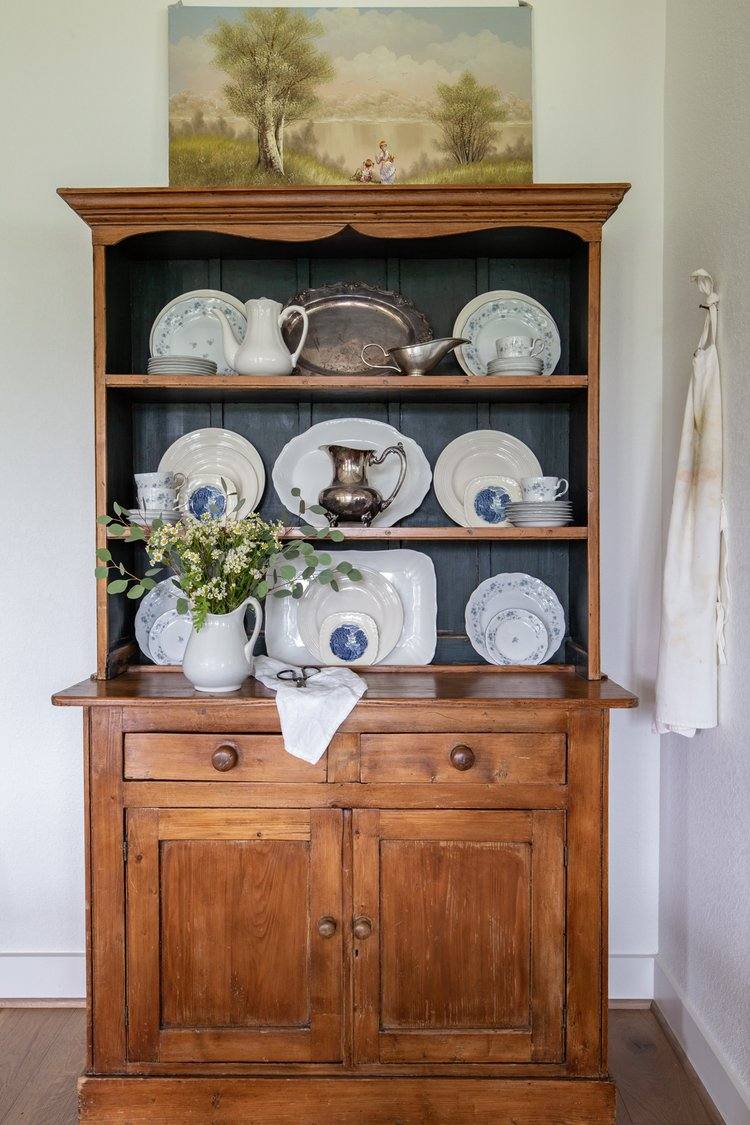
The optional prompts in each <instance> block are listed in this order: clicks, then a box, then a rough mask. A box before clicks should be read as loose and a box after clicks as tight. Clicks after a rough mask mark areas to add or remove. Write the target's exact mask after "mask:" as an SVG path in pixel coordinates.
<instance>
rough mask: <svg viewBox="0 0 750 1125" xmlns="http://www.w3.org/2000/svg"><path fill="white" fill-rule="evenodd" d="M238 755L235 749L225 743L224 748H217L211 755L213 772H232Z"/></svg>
mask: <svg viewBox="0 0 750 1125" xmlns="http://www.w3.org/2000/svg"><path fill="white" fill-rule="evenodd" d="M239 757H240V756H239V754H238V753H237V747H236V746H231V745H230V744H229V743H225V744H224V746H218V747H217V748H216V749H215V750H214V752H213V754H212V755H211V765H212V766H213V767H214V769H215V770H219V772H220V773H226V772H227V770H233V769H234V767H235V766H236V765H237V762H238V761H239Z"/></svg>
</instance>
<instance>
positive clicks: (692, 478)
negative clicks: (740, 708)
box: [654, 270, 728, 738]
mask: <svg viewBox="0 0 750 1125" xmlns="http://www.w3.org/2000/svg"><path fill="white" fill-rule="evenodd" d="M692 280H693V281H695V282H696V283H697V285H698V288H699V289H700V291H701V294H702V295H703V302H702V304H703V305H704V306H705V307H706V309H707V311H706V322H705V325H704V328H703V334H702V335H701V338H700V341H699V343H698V349H697V351H696V352H695V355H694V356H693V377H692V380H691V382H690V388H689V390H688V396H687V403H686V406H685V417H684V420H683V424H682V438H681V441H680V455H679V460H678V464H677V478H676V480H675V486H674V497H673V500H672V514H671V516H670V520H669V535H668V538H667V553H666V559H665V563H664V588H663V593H662V617H661V640H660V642H659V672H658V675H657V681H656V720H655V724H654V725H655V728H656V730H657V731H658V732H659V733H660V734H666V733H667V732H675V733H677V734H683V735H686V736H687V737H689V738H692V736H693V735H694V734H695V732H696V730H700V729H706V728H708V727H715V726H716V724H717V722H718V699H717V696H718V668H717V664H718V663H722V664H723V663H724V662H725V660H726V656H725V649H724V617H725V613H726V604H727V594H728V587H727V578H726V541H725V534H726V521H725V513H724V504H723V500H722V422H721V381H720V373H719V357H718V353H717V351H716V306H717V304H718V301H719V298H718V296H717V294H716V293H715V292H714V285H713V280H712V278H711V276H710V274H708V273H706V271H705V270H696V272H695V273H694V274H693V275H692Z"/></svg>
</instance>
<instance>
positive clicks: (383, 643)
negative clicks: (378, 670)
mask: <svg viewBox="0 0 750 1125" xmlns="http://www.w3.org/2000/svg"><path fill="white" fill-rule="evenodd" d="M347 557H348V556H346V555H342V556H341V558H340V559H339V560H338V561H342V560H343V559H344V558H347ZM353 565H354V564H353ZM359 569H360V571H361V573H362V581H361V582H351V581H350V580H349V579H348V578H347V577H346V576H342V577H341V578H337V585H338V587H339V589H338V590H332V589H331V587H330V585H322V584H321V583H319V582H314V583H312V585H310V586H309V587H308V589H307V590H306V591H305V594H304V595H303V596H302V597H301V598H300V599H299V601H298V603H297V607H298V608H297V624H298V626H299V631H300V636H301V637H302V641H303V643H304V644H305V646H306V647H307V648H308V649H309V650H310V652H311V653H312V654H313V656H314V657H315V659H316V661H319V662H322V663H323V664H329V663H331V660H330V657H331V651H330V647H328V646H326V647H322V646H321V640H320V637H321V628H322V626H323V625H324V623H325V622H326V621H327V619H328V618H329V617H330V616H331V614H341V613H352V614H354V615H355V616H359V615H368V616H369V617H370V618H372V620H373V621H374V622H375V625H376V628H377V643H376V649H375V656H374V658H375V660H385V658H386V656H388V655H389V653H390V652H391V651H392V650H393V648H394V647H395V645H396V643H397V641H398V639H399V637H400V636H401V630H402V629H403V626H404V607H403V605H402V604H401V599H400V598H399V596H398V593H397V592H396V589H395V588H394V586H393V584H392V583H391V582H389V581H388V579H387V578H385V577H384V576H383V575H382V574H378V572H377V571H376V570H373V569H371V568H370V567H359ZM285 600H288V599H285ZM336 663H338V661H336Z"/></svg>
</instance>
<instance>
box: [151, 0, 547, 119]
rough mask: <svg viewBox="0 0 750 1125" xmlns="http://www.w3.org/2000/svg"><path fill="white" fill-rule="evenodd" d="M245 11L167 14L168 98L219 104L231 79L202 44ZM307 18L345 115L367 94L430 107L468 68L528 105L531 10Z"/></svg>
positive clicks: (333, 13)
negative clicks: (319, 31) (442, 85)
mask: <svg viewBox="0 0 750 1125" xmlns="http://www.w3.org/2000/svg"><path fill="white" fill-rule="evenodd" d="M243 10H244V9H242V8H224V7H221V8H209V7H188V6H177V5H175V6H173V7H170V9H169V22H170V36H169V37H170V83H169V86H170V89H169V92H170V96H173V95H175V94H180V93H192V94H196V95H199V96H201V97H208V98H220V97H221V89H222V85H223V84H224V82H226V80H227V78H226V75H225V74H224V73H223V72H222V71H220V70H218V69H216V68H215V67H214V66H213V64H212V49H211V47H210V46H209V45H208V44H207V43H206V42H205V38H204V37H205V34H206V32H208V31H210V30H211V29H212V28H213V26H214V25H215V23H216V21H217V20H219V19H225V20H228V21H236V20H239V19H241V18H242V12H243ZM303 10H304V11H305V12H306V13H307V14H308V15H310V16H311V17H312V18H316V19H318V20H320V22H321V23H322V24H323V27H324V29H325V30H324V34H323V36H322V37H321V38H320V39H319V40H318V41H317V44H318V47H319V48H320V49H321V50H323V51H326V52H327V53H328V54H329V55H330V56H331V58H332V60H333V63H334V67H335V70H336V77H335V78H334V80H333V82H331V83H329V84H328V85H326V86H325V87H322V88H321V90H320V91H319V92H320V95H321V97H322V99H323V101H324V102H325V103H326V104H328V105H331V106H337V107H339V109H340V110H345V108H346V106H347V104H349V103H352V102H353V101H354V100H355V99H356V98H358V97H359V98H361V96H362V94H363V93H365V92H366V91H367V90H368V89H370V90H373V91H374V90H380V91H384V90H392V91H394V92H397V91H401V92H403V93H408V95H409V96H410V97H411V98H414V99H417V100H424V101H425V102H427V101H430V100H431V99H432V97H433V96H434V91H435V86H436V84H437V83H438V82H454V81H455V80H456V78H457V77H458V75H459V74H460V73H461V71H462V70H465V69H467V68H468V69H470V70H471V71H472V73H473V74H474V75H475V76H476V78H477V79H478V80H479V81H480V82H482V83H488V84H492V85H495V86H497V87H498V89H499V90H501V91H502V92H503V93H506V94H512V95H514V96H515V97H517V98H521V99H523V100H524V101H529V102H530V101H531V10H530V9H529V8H525V7H524V8H504V7H491V8H490V7H460V8H458V7H454V8H421V7H420V8H340V7H339V8H304V9H303Z"/></svg>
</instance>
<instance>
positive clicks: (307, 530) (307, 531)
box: [300, 523, 318, 539]
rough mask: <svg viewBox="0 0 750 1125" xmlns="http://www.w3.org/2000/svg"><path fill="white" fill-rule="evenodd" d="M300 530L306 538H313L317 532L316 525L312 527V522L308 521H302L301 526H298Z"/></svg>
mask: <svg viewBox="0 0 750 1125" xmlns="http://www.w3.org/2000/svg"><path fill="white" fill-rule="evenodd" d="M300 531H301V532H302V534H303V535H305V536H306V537H307V538H308V539H314V538H315V536H316V535H317V534H318V529H317V527H313V526H312V524H309V523H303V524H302V527H301V528H300Z"/></svg>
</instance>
